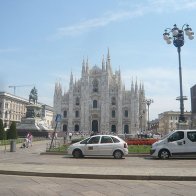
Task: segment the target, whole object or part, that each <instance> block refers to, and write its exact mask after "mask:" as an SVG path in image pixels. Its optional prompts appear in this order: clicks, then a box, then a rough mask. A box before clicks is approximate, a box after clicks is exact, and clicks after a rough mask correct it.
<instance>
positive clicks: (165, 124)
mask: <svg viewBox="0 0 196 196" xmlns="http://www.w3.org/2000/svg"><path fill="white" fill-rule="evenodd" d="M179 116H180V112H179V111H167V112H163V113H161V114H159V133H161V134H162V135H165V134H167V133H169V132H170V131H173V130H176V129H178V122H179ZM184 116H185V119H186V124H187V128H191V112H184Z"/></svg>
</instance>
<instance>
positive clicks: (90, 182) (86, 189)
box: [0, 141, 196, 196]
mask: <svg viewBox="0 0 196 196" xmlns="http://www.w3.org/2000/svg"><path fill="white" fill-rule="evenodd" d="M45 149H46V141H42V142H34V143H33V146H32V147H30V148H27V149H20V148H19V147H17V150H16V152H9V151H7V152H4V151H3V150H2V149H1V150H0V169H1V170H3V169H5V168H6V169H7V170H8V169H10V170H21V171H27V170H28V171H36V172H37V171H39V172H46V173H47V172H50V173H54V176H53V177H38V176H17V175H2V174H1V175H0V196H12V195H13V196H21V195H25V196H29V195H37V196H42V195H43V196H44V195H47V196H50V195H51V196H56V195H58V196H60V195H66V196H101V195H105V196H121V195H122V196H123V195H124V196H130V195H133V196H170V195H171V196H195V195H196V194H195V193H196V181H161V180H156V181H151V180H148V181H147V180H119V179H115V180H114V179H80V178H59V177H57V176H56V177H55V174H56V173H63V172H64V173H68V172H70V173H74V172H75V173H80V174H85V173H88V172H90V173H93V172H96V173H100V174H103V175H106V176H107V175H111V174H114V175H115V174H116V173H118V174H123V175H127V174H137V175H141V174H145V175H149V174H150V175H167V176H168V175H172V174H173V175H176V174H177V175H179V176H180V175H187V176H191V175H194V176H195V174H196V169H195V165H196V159H170V160H164V161H163V160H158V159H156V160H154V159H151V158H149V157H126V158H125V159H121V160H115V159H113V158H108V157H106V158H84V159H74V158H72V157H70V156H66V155H40V152H43V151H44V150H45Z"/></svg>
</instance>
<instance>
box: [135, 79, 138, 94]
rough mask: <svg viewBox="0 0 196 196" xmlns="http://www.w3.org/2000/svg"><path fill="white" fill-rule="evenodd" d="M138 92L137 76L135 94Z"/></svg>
mask: <svg viewBox="0 0 196 196" xmlns="http://www.w3.org/2000/svg"><path fill="white" fill-rule="evenodd" d="M137 92H138V86H137V78H136V82H135V94H137Z"/></svg>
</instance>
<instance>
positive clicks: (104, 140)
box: [101, 136, 113, 144]
mask: <svg viewBox="0 0 196 196" xmlns="http://www.w3.org/2000/svg"><path fill="white" fill-rule="evenodd" d="M101 143H102V144H103V143H104V144H105V143H113V141H112V138H111V137H109V136H102V137H101Z"/></svg>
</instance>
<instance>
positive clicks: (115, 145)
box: [68, 135, 128, 159]
mask: <svg viewBox="0 0 196 196" xmlns="http://www.w3.org/2000/svg"><path fill="white" fill-rule="evenodd" d="M68 154H70V155H73V157H75V158H81V157H84V156H114V158H115V159H121V158H122V157H123V156H124V155H127V154H128V145H127V143H126V142H125V141H124V140H123V139H121V138H119V137H118V136H114V135H94V136H91V137H88V138H86V139H84V140H82V141H80V142H77V143H75V144H72V145H70V146H69V148H68Z"/></svg>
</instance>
